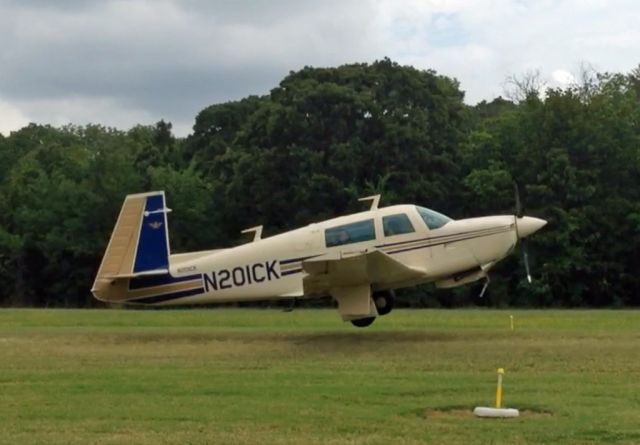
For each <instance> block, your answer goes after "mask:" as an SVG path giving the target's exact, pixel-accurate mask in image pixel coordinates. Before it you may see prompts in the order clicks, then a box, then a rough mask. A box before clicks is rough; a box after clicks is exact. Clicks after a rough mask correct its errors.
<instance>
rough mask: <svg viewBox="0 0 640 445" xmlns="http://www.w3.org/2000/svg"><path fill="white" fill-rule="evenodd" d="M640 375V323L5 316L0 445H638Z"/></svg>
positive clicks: (610, 318)
mask: <svg viewBox="0 0 640 445" xmlns="http://www.w3.org/2000/svg"><path fill="white" fill-rule="evenodd" d="M510 315H513V316H514V319H515V330H514V331H511V329H510V326H509V324H510V323H509V316H510ZM498 367H504V368H505V369H506V376H505V405H506V406H510V407H516V408H520V409H521V410H523V416H522V417H521V418H519V419H510V420H487V419H476V418H474V417H473V416H472V415H471V410H472V409H473V407H474V406H477V405H484V406H490V405H491V404H492V403H493V401H494V394H495V379H496V368H498ZM639 377H640V312H638V311H491V310H451V311H447V310H395V311H393V312H392V313H391V314H389V315H388V316H385V317H382V318H380V319H378V320H377V321H376V322H375V323H374V324H373V325H372V326H371V327H369V328H366V329H356V328H353V327H352V326H351V325H350V324H346V323H342V322H341V321H340V320H339V317H338V315H337V313H336V312H335V311H333V310H299V311H294V312H293V313H283V312H280V311H278V310H244V309H242V310H240V309H207V310H171V311H129V310H0V443H7V444H14V443H20V444H41V443H66V444H87V443H97V444H119V443H140V444H163V443H167V444H168V443H190V444H200V443H202V444H205V443H215V444H223V443H224V444H227V443H228V444H245V443H274V444H361V443H362V444H387V443H397V444H415V443H447V444H485V443H487V444H488V443H510V444H528V443H576V444H600V443H628V444H637V443H640V378H639Z"/></svg>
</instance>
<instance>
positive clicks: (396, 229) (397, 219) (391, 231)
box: [382, 213, 416, 236]
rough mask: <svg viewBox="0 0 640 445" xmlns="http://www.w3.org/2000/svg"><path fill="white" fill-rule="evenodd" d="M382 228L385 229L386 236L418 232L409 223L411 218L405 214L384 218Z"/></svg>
mask: <svg viewBox="0 0 640 445" xmlns="http://www.w3.org/2000/svg"><path fill="white" fill-rule="evenodd" d="M382 227H383V229H384V236H393V235H402V234H404V233H412V232H415V231H416V229H414V228H413V224H411V221H409V217H408V216H407V215H405V214H404V213H398V214H397V215H388V216H383V217H382Z"/></svg>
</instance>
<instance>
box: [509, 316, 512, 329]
mask: <svg viewBox="0 0 640 445" xmlns="http://www.w3.org/2000/svg"><path fill="white" fill-rule="evenodd" d="M509 319H510V320H511V330H512V331H513V315H509Z"/></svg>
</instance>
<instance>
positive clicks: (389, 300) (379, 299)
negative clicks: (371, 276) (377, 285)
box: [373, 290, 396, 315]
mask: <svg viewBox="0 0 640 445" xmlns="http://www.w3.org/2000/svg"><path fill="white" fill-rule="evenodd" d="M395 301H396V296H395V294H394V292H393V291H392V290H389V291H382V292H376V293H374V294H373V302H374V303H375V305H376V309H377V310H378V315H387V314H388V313H389V312H391V309H393V305H394V303H395Z"/></svg>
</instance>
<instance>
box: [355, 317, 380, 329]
mask: <svg viewBox="0 0 640 445" xmlns="http://www.w3.org/2000/svg"><path fill="white" fill-rule="evenodd" d="M375 319H376V317H366V318H358V319H356V320H351V324H352V325H354V326H356V327H358V328H366V327H367V326H369V325H370V324H371V323H373V321H374V320H375Z"/></svg>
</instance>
